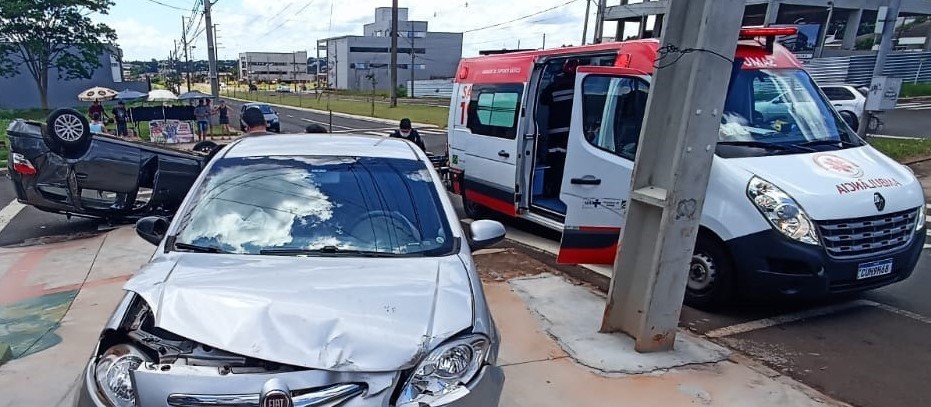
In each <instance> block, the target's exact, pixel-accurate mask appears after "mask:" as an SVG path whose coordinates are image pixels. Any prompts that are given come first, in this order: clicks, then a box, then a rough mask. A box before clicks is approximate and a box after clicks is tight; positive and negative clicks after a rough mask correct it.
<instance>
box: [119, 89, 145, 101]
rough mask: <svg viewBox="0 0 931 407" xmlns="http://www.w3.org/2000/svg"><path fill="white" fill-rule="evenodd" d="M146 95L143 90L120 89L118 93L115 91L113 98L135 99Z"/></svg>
mask: <svg viewBox="0 0 931 407" xmlns="http://www.w3.org/2000/svg"><path fill="white" fill-rule="evenodd" d="M148 95H149V94H148V93H144V92H137V91H135V90H130V89H123V91H121V92H120V93H117V94H116V97H115V98H114V99H116V100H136V99H142V98H144V97H146V96H148Z"/></svg>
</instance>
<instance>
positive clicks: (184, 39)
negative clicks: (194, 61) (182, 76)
mask: <svg viewBox="0 0 931 407" xmlns="http://www.w3.org/2000/svg"><path fill="white" fill-rule="evenodd" d="M181 46H183V47H184V70H185V71H187V91H188V92H190V91H191V60H190V58H188V53H187V49H188V43H187V27H186V26H185V25H184V16H181Z"/></svg>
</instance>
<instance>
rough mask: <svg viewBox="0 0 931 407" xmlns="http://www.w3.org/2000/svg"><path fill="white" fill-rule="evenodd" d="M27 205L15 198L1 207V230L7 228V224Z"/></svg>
mask: <svg viewBox="0 0 931 407" xmlns="http://www.w3.org/2000/svg"><path fill="white" fill-rule="evenodd" d="M25 207H26V205H23V204H21V203H19V201H17V200H15V199H14V200H13V201H12V202H10V203H8V204H7V205H6V206H5V207H3V209H0V232H3V229H6V226H7V225H9V224H10V221H12V220H13V218H15V217H16V215H17V214H19V211H21V210H23V208H25Z"/></svg>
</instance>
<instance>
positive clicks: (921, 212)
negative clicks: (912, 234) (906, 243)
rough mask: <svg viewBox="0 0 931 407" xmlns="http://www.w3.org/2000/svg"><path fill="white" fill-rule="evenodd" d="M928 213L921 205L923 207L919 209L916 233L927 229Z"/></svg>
mask: <svg viewBox="0 0 931 407" xmlns="http://www.w3.org/2000/svg"><path fill="white" fill-rule="evenodd" d="M922 202H924V201H922ZM926 212H927V210H926V208H925V206H924V205H921V206H919V207H918V221H917V222H915V231H919V230H921V228H923V227H925V220H926V219H927V218H926V217H925V216H927V213H926Z"/></svg>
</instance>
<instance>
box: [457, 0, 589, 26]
mask: <svg viewBox="0 0 931 407" xmlns="http://www.w3.org/2000/svg"><path fill="white" fill-rule="evenodd" d="M577 1H579V0H569V1H567V2H565V3H563V4H560V5H556V6H553V7H550V8H548V9H546V10H540V11H538V12H536V13H532V14H527V15H525V16H521V17H517V18H515V19H512V20H508V21H504V22H500V23H497V24H492V25H486V26H484V27H479V28H473V29H471V30H465V31H463V32H462V33H463V34H465V33H471V32H476V31H481V30H487V29H489V28H495V27H500V26H502V25H507V24H511V23H513V22H517V21H520V20H523V19H526V18H530V17H534V16H538V15H540V14H543V13H546V12H550V11H553V10H556V9H558V8H560V7H565V6H568V5H570V4H572V3H575V2H577Z"/></svg>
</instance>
